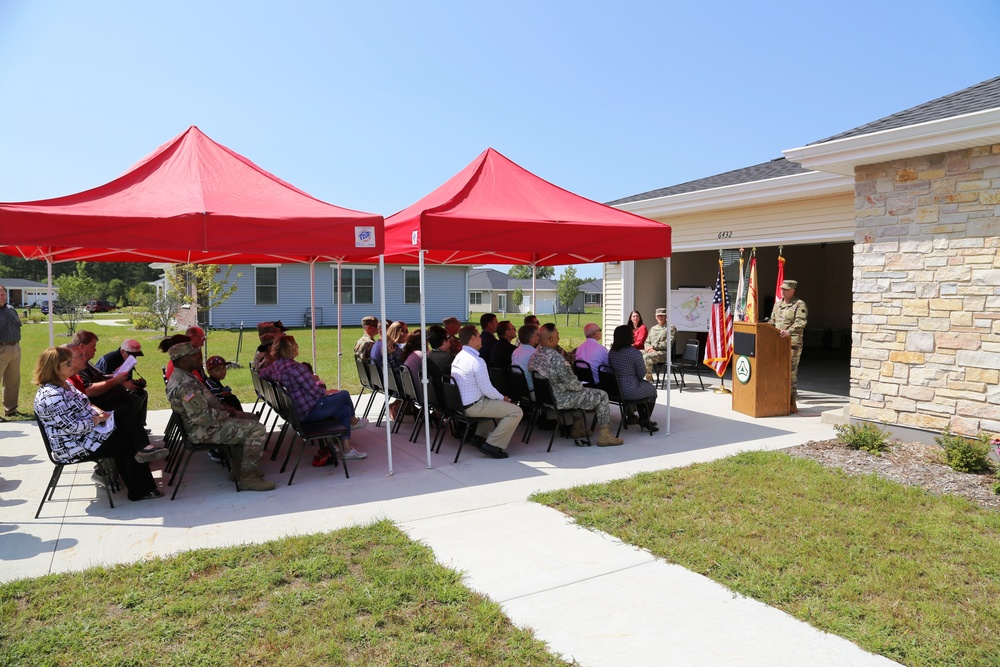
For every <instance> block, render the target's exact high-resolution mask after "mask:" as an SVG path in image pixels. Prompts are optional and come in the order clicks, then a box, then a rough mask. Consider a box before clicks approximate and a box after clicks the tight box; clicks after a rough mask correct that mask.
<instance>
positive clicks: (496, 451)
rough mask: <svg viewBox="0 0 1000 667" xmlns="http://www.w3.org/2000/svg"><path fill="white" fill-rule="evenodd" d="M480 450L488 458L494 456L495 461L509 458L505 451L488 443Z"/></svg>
mask: <svg viewBox="0 0 1000 667" xmlns="http://www.w3.org/2000/svg"><path fill="white" fill-rule="evenodd" d="M479 449H480V450H481V451H482V452H483V454H486V455H487V456H492V457H493V458H495V459H506V458H508V455H507V452H505V451H504V450H502V449H500V448H499V447H497V446H495V445H491V444H490V443H488V442H484V443H483V445H482V447H480V448H479Z"/></svg>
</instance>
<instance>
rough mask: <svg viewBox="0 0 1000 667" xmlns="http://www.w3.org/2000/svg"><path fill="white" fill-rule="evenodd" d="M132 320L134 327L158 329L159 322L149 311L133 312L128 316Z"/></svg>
mask: <svg viewBox="0 0 1000 667" xmlns="http://www.w3.org/2000/svg"><path fill="white" fill-rule="evenodd" d="M130 319H131V320H132V326H134V327H135V328H136V329H158V328H159V323H158V322H157V321H156V318H155V317H153V316H152V315H151V314H149V313H135V314H134V315H132V317H131V318H130Z"/></svg>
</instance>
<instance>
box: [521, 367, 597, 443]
mask: <svg viewBox="0 0 1000 667" xmlns="http://www.w3.org/2000/svg"><path fill="white" fill-rule="evenodd" d="M531 382H532V384H534V385H535V400H537V401H538V404H539V406H540V407H541V409H542V410H547V411H551V412H555V413H556V420H557V421H558V422H559V426H565V427H569V428H572V427H573V421H574V420H575V419H576V416H577V413H584V414H585V413H586V411H585V410H581V409H580V408H565V409H563V408H560V407H559V406H558V405H557V404H556V395H555V393H554V392H553V391H552V383H551V382H549V379H548V378H547V377H545V376H542V375H539V374H538V373H536V372H534V371H533V372H532V373H531ZM567 417H569V422H567V421H566V418H567ZM557 430H559V429H558V428H554V429H552V435H551V436H550V437H549V448H548V449H546V450H545V451H546V452H551V451H552V443H553V442H555V440H556V431H557ZM573 442H574V443H575V444H576V445H577V446H578V447H589V446H590V445H591V442H590V437H589V436H585V437H583V438H574V439H573Z"/></svg>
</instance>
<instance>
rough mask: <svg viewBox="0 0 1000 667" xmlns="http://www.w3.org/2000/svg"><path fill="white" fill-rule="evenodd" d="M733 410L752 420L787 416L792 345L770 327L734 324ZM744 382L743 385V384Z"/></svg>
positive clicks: (790, 384)
mask: <svg viewBox="0 0 1000 667" xmlns="http://www.w3.org/2000/svg"><path fill="white" fill-rule="evenodd" d="M732 364H733V410H735V411H736V412H742V413H743V414H745V415H750V416H751V417H780V416H784V415H787V414H788V413H789V408H790V407H791V405H790V403H791V388H792V341H791V339H790V338H782V337H781V336H779V335H778V330H777V329H775V328H774V327H772V326H771V325H770V324H754V323H751V322H734V323H733V359H732ZM744 380H745V381H744Z"/></svg>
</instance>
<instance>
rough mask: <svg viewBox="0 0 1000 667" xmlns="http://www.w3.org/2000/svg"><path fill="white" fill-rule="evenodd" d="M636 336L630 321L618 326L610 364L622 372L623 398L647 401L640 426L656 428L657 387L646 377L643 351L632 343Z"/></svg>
mask: <svg viewBox="0 0 1000 667" xmlns="http://www.w3.org/2000/svg"><path fill="white" fill-rule="evenodd" d="M634 340H635V338H634V337H633V335H632V328H631V327H630V326H629V325H627V324H623V325H621V326H619V327H615V335H614V341H613V342H612V343H611V353H610V355H609V357H610V362H611V364H610V365H611V368H613V369H614V371H615V375H617V376H618V385H619V386H620V387H621V392H622V398H624V399H625V400H628V401H639V400H641V401H643V403H641V404H639V426H641V427H642V428H645V429H648V430H649V431H650V432H655V431H656V430H657V428H656V422H654V421H652V420H651V417H652V416H653V408H654V407H655V406H656V387H654V386H653V385H652V384H650V383H649V382H647V381H646V380H645V379H644V376H645V374H646V365H645V363H643V360H642V353H641V352H639V350H637V349H635V348H634V347H632V342H633V341H634Z"/></svg>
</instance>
